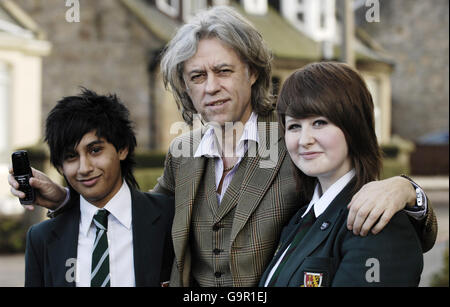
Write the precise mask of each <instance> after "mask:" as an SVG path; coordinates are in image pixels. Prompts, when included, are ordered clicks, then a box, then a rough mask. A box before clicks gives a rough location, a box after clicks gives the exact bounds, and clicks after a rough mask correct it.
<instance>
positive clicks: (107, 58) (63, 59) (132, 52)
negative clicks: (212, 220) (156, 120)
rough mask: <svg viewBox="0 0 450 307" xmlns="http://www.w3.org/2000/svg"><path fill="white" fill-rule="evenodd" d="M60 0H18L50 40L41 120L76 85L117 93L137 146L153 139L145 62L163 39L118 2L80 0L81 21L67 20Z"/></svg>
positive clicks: (63, 2)
mask: <svg viewBox="0 0 450 307" xmlns="http://www.w3.org/2000/svg"><path fill="white" fill-rule="evenodd" d="M65 2H66V1H62V0H16V3H17V4H18V5H20V6H21V7H22V8H23V9H24V10H25V11H26V12H27V13H28V14H29V15H30V16H31V17H32V18H33V19H34V20H35V21H36V23H37V24H38V25H39V26H40V27H41V28H42V29H43V30H44V31H45V32H46V34H47V40H49V41H50V42H51V43H52V44H53V50H52V52H51V55H50V56H48V57H46V58H44V63H43V110H42V123H44V121H45V118H46V116H47V114H48V112H49V111H50V109H51V108H52V107H53V106H54V105H55V103H56V101H57V100H59V99H60V98H61V97H63V96H68V95H73V94H77V93H79V91H80V89H79V87H80V86H84V87H86V88H89V89H92V90H94V91H97V92H98V93H102V94H103V93H117V95H118V96H119V97H120V98H121V99H122V100H123V101H124V103H125V104H126V105H127V107H128V108H129V109H130V111H131V117H132V119H133V121H135V123H136V132H137V139H138V144H139V146H140V147H148V146H149V144H150V139H151V137H152V136H151V135H150V134H151V129H150V123H149V119H150V118H151V114H150V103H149V101H150V93H149V74H148V72H147V66H148V63H149V62H150V61H151V59H150V57H151V51H152V50H154V49H157V48H160V46H161V44H162V43H161V42H160V41H157V40H156V39H155V38H154V37H153V36H152V34H151V33H150V32H149V31H148V30H147V29H146V28H145V27H144V26H143V25H142V24H141V23H140V22H139V21H138V20H137V19H136V17H135V16H134V15H133V14H132V13H130V12H129V11H128V10H127V9H126V8H125V7H123V6H122V4H121V3H120V1H118V0H114V1H112V0H95V1H91V0H80V1H79V2H80V22H79V23H76V22H74V23H69V22H67V21H66V12H67V10H69V9H70V8H69V7H66V6H65Z"/></svg>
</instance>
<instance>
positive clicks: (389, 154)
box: [381, 144, 400, 158]
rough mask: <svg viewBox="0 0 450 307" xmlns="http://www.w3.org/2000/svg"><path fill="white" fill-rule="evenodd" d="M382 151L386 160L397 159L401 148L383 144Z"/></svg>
mask: <svg viewBox="0 0 450 307" xmlns="http://www.w3.org/2000/svg"><path fill="white" fill-rule="evenodd" d="M381 150H382V152H383V157H385V158H397V156H398V153H399V152H400V148H399V147H398V146H397V145H393V144H383V145H381Z"/></svg>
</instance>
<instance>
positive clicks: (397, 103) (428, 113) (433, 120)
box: [356, 0, 449, 163]
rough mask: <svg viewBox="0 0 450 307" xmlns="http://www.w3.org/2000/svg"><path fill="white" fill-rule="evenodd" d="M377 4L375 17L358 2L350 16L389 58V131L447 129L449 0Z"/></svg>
mask: <svg viewBox="0 0 450 307" xmlns="http://www.w3.org/2000/svg"><path fill="white" fill-rule="evenodd" d="M379 8H380V16H379V17H380V20H379V22H373V23H369V22H367V21H366V20H365V12H364V7H363V8H361V9H360V10H358V11H357V14H356V16H357V20H358V22H357V23H358V25H359V26H360V27H361V28H363V29H365V30H366V31H367V32H368V33H369V34H370V35H371V36H372V37H373V38H374V39H375V40H377V41H378V42H379V43H380V44H382V45H383V47H384V48H385V49H386V50H387V51H388V52H389V54H391V55H392V56H393V57H394V58H395V69H394V71H393V73H392V79H391V80H392V132H393V133H395V134H398V135H400V136H401V137H403V138H406V139H409V140H412V141H418V140H419V139H420V137H421V136H423V135H426V134H429V133H433V132H439V131H447V135H448V130H449V124H448V122H449V39H448V38H449V1H448V0H433V1H412V0H395V1H392V0H379ZM447 159H448V158H447ZM447 161H448V160H447ZM447 163H448V162H447Z"/></svg>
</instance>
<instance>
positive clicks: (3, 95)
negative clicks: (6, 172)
mask: <svg viewBox="0 0 450 307" xmlns="http://www.w3.org/2000/svg"><path fill="white" fill-rule="evenodd" d="M9 90H10V73H9V68H8V65H7V64H6V63H4V62H1V61H0V163H6V162H8V161H9V159H8V158H9V156H8V152H9V133H8V131H9V129H8V127H9V125H8V124H9V123H8V118H9V116H8V115H9Z"/></svg>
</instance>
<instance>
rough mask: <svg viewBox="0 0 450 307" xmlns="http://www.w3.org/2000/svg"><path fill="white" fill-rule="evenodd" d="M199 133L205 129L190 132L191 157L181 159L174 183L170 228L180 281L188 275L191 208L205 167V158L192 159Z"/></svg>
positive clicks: (197, 143) (199, 138)
mask: <svg viewBox="0 0 450 307" xmlns="http://www.w3.org/2000/svg"><path fill="white" fill-rule="evenodd" d="M198 132H201V136H203V134H204V132H205V129H201V130H198V131H194V132H192V134H193V135H192V137H191V138H190V144H189V146H191V147H190V148H192V151H191V155H190V156H189V157H186V158H183V162H182V163H181V165H180V167H179V170H178V176H177V177H176V182H175V187H176V188H175V216H174V220H173V226H172V239H173V245H174V252H175V258H176V263H177V266H178V268H179V270H181V271H182V272H183V276H181V277H182V279H183V280H186V278H187V276H188V275H189V274H190V270H189V268H190V253H189V249H188V246H189V233H190V229H191V223H190V221H191V216H192V206H193V205H194V200H195V196H196V193H197V191H198V187H199V184H200V182H201V181H202V177H203V174H204V171H205V167H206V158H203V157H201V158H194V157H193V153H195V152H196V150H197V148H198V146H199V144H200V140H201V137H194V134H195V133H198Z"/></svg>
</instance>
